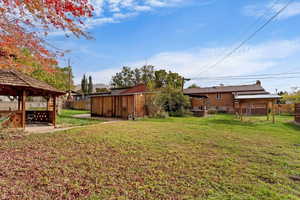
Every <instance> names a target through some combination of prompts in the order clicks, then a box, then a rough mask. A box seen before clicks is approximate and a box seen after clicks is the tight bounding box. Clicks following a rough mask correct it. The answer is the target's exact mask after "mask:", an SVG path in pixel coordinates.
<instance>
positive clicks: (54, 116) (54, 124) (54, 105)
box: [52, 95, 56, 127]
mask: <svg viewBox="0 0 300 200" xmlns="http://www.w3.org/2000/svg"><path fill="white" fill-rule="evenodd" d="M52 98H53V122H52V123H53V126H54V127H56V96H55V95H53V96H52Z"/></svg>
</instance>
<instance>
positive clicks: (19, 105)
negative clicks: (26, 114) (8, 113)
mask: <svg viewBox="0 0 300 200" xmlns="http://www.w3.org/2000/svg"><path fill="white" fill-rule="evenodd" d="M20 110H21V95H20V94H19V95H18V111H20Z"/></svg>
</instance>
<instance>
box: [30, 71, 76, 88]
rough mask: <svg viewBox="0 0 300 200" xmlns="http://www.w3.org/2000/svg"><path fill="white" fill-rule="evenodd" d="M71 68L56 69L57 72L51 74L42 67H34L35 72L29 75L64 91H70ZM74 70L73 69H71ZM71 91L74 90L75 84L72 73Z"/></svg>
mask: <svg viewBox="0 0 300 200" xmlns="http://www.w3.org/2000/svg"><path fill="white" fill-rule="evenodd" d="M69 70H70V68H69V67H63V68H60V67H56V68H55V70H54V71H53V72H52V73H50V72H48V71H45V70H44V69H43V68H42V67H39V66H34V70H33V71H32V72H31V73H29V75H30V76H32V77H33V78H36V79H38V80H40V81H43V82H46V83H48V84H49V85H51V86H53V87H55V88H57V89H60V90H62V91H67V90H69V72H70V71H69ZM71 70H72V69H71ZM70 74H71V83H70V84H71V89H72V88H74V82H73V74H72V71H71V73H70Z"/></svg>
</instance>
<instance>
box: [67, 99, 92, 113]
mask: <svg viewBox="0 0 300 200" xmlns="http://www.w3.org/2000/svg"><path fill="white" fill-rule="evenodd" d="M64 107H65V108H68V109H74V110H91V100H90V99H86V100H79V101H71V102H66V103H65V105H64Z"/></svg>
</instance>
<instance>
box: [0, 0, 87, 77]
mask: <svg viewBox="0 0 300 200" xmlns="http://www.w3.org/2000/svg"><path fill="white" fill-rule="evenodd" d="M0 6H1V8H0V68H18V69H21V70H22V71H28V70H29V71H30V70H32V69H30V67H27V68H24V67H23V66H24V65H27V66H28V64H29V63H31V64H32V63H34V64H38V65H41V66H44V67H45V69H46V70H51V68H52V66H54V65H55V64H56V59H55V57H56V56H57V55H58V53H61V52H58V51H53V50H49V49H50V48H49V46H48V45H47V43H46V42H45V40H44V39H43V38H42V37H41V35H44V36H46V35H47V34H48V33H49V32H50V31H51V30H54V29H56V30H63V31H70V32H72V33H73V34H74V35H75V36H78V37H79V36H84V37H88V36H87V34H86V33H85V32H84V31H83V30H82V29H81V24H82V19H83V18H85V17H91V16H92V11H93V7H92V5H91V4H90V3H89V1H88V0H0ZM24 50H26V51H27V52H30V54H29V55H28V53H24ZM29 66H30V64H29ZM22 67H23V68H22Z"/></svg>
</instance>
